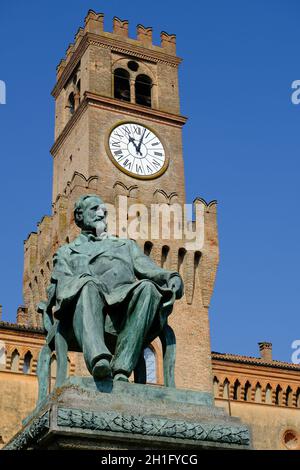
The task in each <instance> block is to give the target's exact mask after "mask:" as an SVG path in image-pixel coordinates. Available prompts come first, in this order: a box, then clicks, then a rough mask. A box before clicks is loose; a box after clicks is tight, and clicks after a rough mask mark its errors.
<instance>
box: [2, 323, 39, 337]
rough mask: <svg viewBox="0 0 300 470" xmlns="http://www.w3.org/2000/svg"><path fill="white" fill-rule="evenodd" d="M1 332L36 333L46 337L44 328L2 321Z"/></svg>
mask: <svg viewBox="0 0 300 470" xmlns="http://www.w3.org/2000/svg"><path fill="white" fill-rule="evenodd" d="M0 330H13V331H18V332H20V331H21V332H22V333H35V334H38V335H42V336H45V332H44V329H43V328H39V327H35V326H26V325H18V323H10V322H6V321H0Z"/></svg>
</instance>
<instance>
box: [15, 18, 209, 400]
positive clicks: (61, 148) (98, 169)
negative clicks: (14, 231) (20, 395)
mask: <svg viewBox="0 0 300 470" xmlns="http://www.w3.org/2000/svg"><path fill="white" fill-rule="evenodd" d="M180 62H181V59H179V58H178V57H177V56H176V38H175V36H174V35H169V34H167V33H165V32H162V33H161V45H160V46H155V45H153V44H152V29H151V28H145V27H144V26H141V25H138V26H137V38H136V39H131V38H129V37H128V22H127V21H122V20H120V19H118V18H114V20H113V32H112V33H108V32H105V31H104V30H103V15H102V14H96V13H95V12H93V11H89V12H88V15H87V17H86V18H85V26H84V28H79V30H78V32H77V34H76V36H75V41H74V43H73V44H71V45H70V46H69V47H68V49H67V52H66V57H65V59H63V60H62V61H61V62H60V64H59V65H58V67H57V81H56V84H55V87H54V89H53V91H52V95H53V97H54V98H55V142H54V145H53V147H52V149H51V154H52V156H53V169H54V171H53V200H52V207H53V210H52V215H51V216H44V217H43V218H42V220H41V221H40V223H39V224H38V230H37V232H35V233H31V234H30V235H29V237H28V239H27V240H26V241H25V246H24V257H25V259H24V302H25V308H24V309H23V310H22V311H20V312H19V315H18V323H19V324H20V325H22V324H23V325H26V326H40V325H41V319H40V316H39V314H38V313H36V309H35V305H36V304H37V303H38V301H39V300H40V299H42V298H45V296H46V294H45V289H46V287H47V284H48V282H49V276H50V272H51V268H52V256H53V253H54V252H55V251H56V250H57V248H58V247H59V246H60V245H62V244H64V243H68V242H69V241H71V240H72V239H73V238H74V237H75V236H76V235H77V233H78V229H77V227H76V226H75V224H74V219H73V206H74V201H75V200H76V199H77V198H78V196H80V195H82V194H84V193H97V194H99V195H100V196H101V197H102V198H103V200H104V201H105V202H106V203H108V204H111V205H114V207H116V206H118V204H120V202H119V201H120V200H123V201H124V200H126V203H127V205H128V207H129V208H130V207H133V205H134V207H138V206H136V204H143V205H144V206H145V207H147V208H149V209H150V207H152V205H153V204H160V205H164V206H165V207H170V206H172V205H174V204H175V203H176V204H177V206H178V207H183V205H184V204H185V186H184V167H183V154H182V127H183V125H184V123H185V122H186V118H184V117H183V116H181V114H180V106H179V90H178V66H179V64H180ZM122 198H123V199H122ZM194 209H195V211H196V213H198V214H200V215H199V217H200V219H199V220H200V222H201V230H202V232H203V234H202V235H203V236H202V238H203V243H202V245H201V249H187V244H186V242H187V240H186V239H185V236H182V237H181V238H178V237H177V238H174V237H173V238H172V237H164V235H163V234H162V233H160V236H159V238H158V239H157V238H155V239H153V238H151V237H150V236H149V238H148V239H143V240H141V239H138V240H137V242H138V243H139V244H140V245H141V246H142V247H143V249H144V250H145V252H146V253H147V254H149V255H150V256H151V257H152V258H153V259H154V260H155V261H156V262H157V263H158V264H159V265H161V266H164V267H166V268H167V269H175V270H179V271H180V273H181V275H182V277H183V279H184V282H185V295H184V297H183V299H181V300H180V301H179V302H177V304H176V307H175V309H174V313H173V314H172V315H171V317H170V324H171V326H172V327H173V328H174V330H175V333H176V337H177V362H176V384H177V386H178V387H181V388H192V389H200V390H203V391H211V388H212V377H211V357H210V339H209V320H208V308H209V302H210V298H211V295H212V291H213V285H214V279H215V274H216V269H217V264H218V236H217V224H216V203H215V201H212V202H211V203H209V204H207V203H206V202H205V201H204V200H203V199H201V198H196V199H195V201H194ZM172 220H173V219H172ZM118 223H120V222H118ZM175 223H176V222H171V226H174V224H175ZM172 224H173V225H172ZM195 225H196V224H195V223H194V225H193V223H191V226H192V227H195ZM119 228H120V227H119ZM153 348H154V351H155V354H156V361H157V371H158V372H157V381H158V382H161V380H162V379H161V372H160V371H161V351H160V349H159V345H158V344H156V343H155V344H154V345H153Z"/></svg>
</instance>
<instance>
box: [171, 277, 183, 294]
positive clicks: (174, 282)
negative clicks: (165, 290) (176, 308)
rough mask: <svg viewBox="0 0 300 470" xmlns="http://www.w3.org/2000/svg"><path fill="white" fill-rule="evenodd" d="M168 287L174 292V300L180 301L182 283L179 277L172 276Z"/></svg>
mask: <svg viewBox="0 0 300 470" xmlns="http://www.w3.org/2000/svg"><path fill="white" fill-rule="evenodd" d="M168 286H169V288H170V289H172V291H173V292H175V296H176V299H181V297H182V296H183V282H182V279H181V277H180V276H173V277H171V279H170V280H169V282H168Z"/></svg>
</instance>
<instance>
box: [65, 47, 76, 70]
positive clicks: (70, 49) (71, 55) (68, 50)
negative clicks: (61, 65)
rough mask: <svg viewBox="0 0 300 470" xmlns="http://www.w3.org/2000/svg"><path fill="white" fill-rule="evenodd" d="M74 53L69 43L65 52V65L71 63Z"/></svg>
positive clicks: (73, 48)
mask: <svg viewBox="0 0 300 470" xmlns="http://www.w3.org/2000/svg"><path fill="white" fill-rule="evenodd" d="M74 52H75V47H74V44H72V43H71V44H69V47H68V49H67V51H66V65H68V63H69V62H70V61H71V59H72V57H73V54H74Z"/></svg>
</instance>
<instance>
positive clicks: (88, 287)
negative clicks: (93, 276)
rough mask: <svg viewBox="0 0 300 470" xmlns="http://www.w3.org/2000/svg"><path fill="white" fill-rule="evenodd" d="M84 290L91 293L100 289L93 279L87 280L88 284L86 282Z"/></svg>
mask: <svg viewBox="0 0 300 470" xmlns="http://www.w3.org/2000/svg"><path fill="white" fill-rule="evenodd" d="M82 290H84V291H88V292H89V293H90V292H98V291H99V289H98V286H97V284H96V283H95V282H94V281H92V280H89V281H87V282H86V284H84V286H83V288H82Z"/></svg>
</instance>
